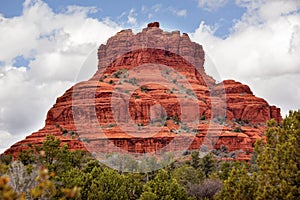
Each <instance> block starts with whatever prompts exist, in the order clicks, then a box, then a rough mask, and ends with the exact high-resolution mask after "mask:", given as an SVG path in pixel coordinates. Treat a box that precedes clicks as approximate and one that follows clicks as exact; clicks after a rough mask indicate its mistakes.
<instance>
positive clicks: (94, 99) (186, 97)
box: [5, 22, 282, 160]
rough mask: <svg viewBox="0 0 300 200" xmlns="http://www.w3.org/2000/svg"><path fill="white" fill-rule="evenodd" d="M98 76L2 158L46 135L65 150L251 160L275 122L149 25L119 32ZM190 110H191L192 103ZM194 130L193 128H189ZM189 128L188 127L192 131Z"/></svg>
mask: <svg viewBox="0 0 300 200" xmlns="http://www.w3.org/2000/svg"><path fill="white" fill-rule="evenodd" d="M98 59H99V62H98V70H97V72H96V73H95V75H94V76H93V77H92V78H91V79H90V80H87V81H84V82H80V83H78V84H76V85H75V86H73V87H71V88H70V89H68V90H67V91H66V92H65V93H64V94H63V95H62V96H61V97H59V98H57V100H56V103H55V104H54V105H53V107H52V108H51V109H50V110H49V111H48V114H47V118H46V124H45V127H44V128H43V129H41V130H39V131H37V132H35V133H32V134H31V135H29V136H27V137H26V138H25V139H24V140H22V141H20V142H17V143H16V144H14V145H13V146H11V148H9V149H8V150H6V151H5V154H13V155H15V156H16V155H17V154H18V152H20V151H22V150H23V149H25V148H28V146H29V144H30V145H32V144H37V145H40V144H41V143H42V141H43V140H44V139H45V136H46V135H48V134H53V135H55V136H56V137H58V138H60V140H61V141H62V144H68V146H69V148H70V149H71V150H76V149H81V150H87V151H90V152H92V153H95V152H96V153H97V152H104V153H109V152H115V151H123V152H124V151H125V152H130V153H151V152H157V151H160V150H161V149H164V150H166V151H176V150H184V149H189V150H191V149H201V148H203V147H204V145H203V144H205V145H206V146H205V147H208V148H209V146H210V147H212V148H215V149H218V148H221V147H222V146H226V147H227V148H228V150H229V151H235V150H243V152H244V154H243V157H242V156H240V159H246V160H247V159H249V158H250V155H249V153H251V152H252V151H253V145H254V142H255V141H256V140H257V139H258V138H262V137H264V124H265V122H266V121H267V120H270V119H271V118H274V119H275V120H276V121H277V122H281V120H282V118H281V115H280V109H279V108H277V107H275V106H270V105H269V104H268V103H267V102H266V101H265V100H264V99H262V98H258V97H256V96H254V95H253V93H252V91H251V90H250V88H249V87H248V86H247V85H244V84H241V83H239V82H236V81H234V80H225V81H223V82H221V83H218V84H217V83H216V82H215V80H214V79H213V78H212V77H210V76H209V75H207V74H206V73H205V70H204V67H203V64H204V51H203V48H202V46H201V45H199V44H197V43H195V42H192V41H191V40H190V39H189V36H188V35H187V34H182V35H181V34H180V32H179V31H173V32H164V31H163V30H161V29H160V28H159V23H158V22H154V23H150V24H149V25H148V27H147V28H144V29H143V30H142V32H140V33H137V34H134V33H133V32H132V31H131V30H123V31H120V32H119V33H117V34H116V35H115V36H113V37H111V38H110V39H109V40H108V41H107V43H106V44H105V45H104V44H103V45H101V46H100V47H99V50H98ZM195 102H196V103H195ZM195 121H196V122H197V123H194V122H195ZM192 122H193V123H192Z"/></svg>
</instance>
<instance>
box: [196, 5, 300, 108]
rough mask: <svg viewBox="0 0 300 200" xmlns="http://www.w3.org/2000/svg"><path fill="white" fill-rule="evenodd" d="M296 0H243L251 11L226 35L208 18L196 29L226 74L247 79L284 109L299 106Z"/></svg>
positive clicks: (299, 29)
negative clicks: (216, 31)
mask: <svg viewBox="0 0 300 200" xmlns="http://www.w3.org/2000/svg"><path fill="white" fill-rule="evenodd" d="M295 2H296V1H284V0H274V1H248V0H240V1H238V3H239V5H240V6H244V7H246V8H247V12H246V13H245V14H244V15H243V17H242V19H241V20H239V21H237V22H236V23H235V26H234V27H233V29H232V32H231V33H230V35H229V36H228V37H227V38H225V39H220V38H218V37H216V36H214V30H213V28H211V27H210V26H208V25H205V23H204V22H202V23H201V24H200V26H199V28H198V29H197V30H196V31H195V32H194V33H193V34H192V38H193V39H194V40H196V41H197V42H199V43H200V44H203V46H204V49H205V51H206V55H209V56H210V58H211V60H212V62H210V64H211V63H215V65H216V67H217V69H218V72H219V74H220V76H221V78H222V79H236V80H239V81H242V82H244V83H246V84H249V85H250V86H251V88H252V90H253V91H254V93H255V94H256V95H258V96H261V97H264V98H266V99H267V100H268V101H269V102H270V103H271V104H275V105H277V106H279V107H281V108H282V110H283V113H287V111H288V110H289V109H297V108H300V102H299V96H300V91H299V87H298V86H299V84H300V68H299V66H300V57H299V55H300V41H299V38H300V37H299V36H300V13H299V4H300V2H299V1H298V3H295ZM275 7H276V9H275ZM274 9H275V10H274ZM297 10H298V11H297ZM208 64H209V63H206V67H207V68H209V66H208Z"/></svg>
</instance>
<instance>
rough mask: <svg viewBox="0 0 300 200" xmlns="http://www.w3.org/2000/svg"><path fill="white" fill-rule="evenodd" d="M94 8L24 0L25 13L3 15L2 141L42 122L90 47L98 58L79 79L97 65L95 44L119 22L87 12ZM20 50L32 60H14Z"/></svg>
mask: <svg viewBox="0 0 300 200" xmlns="http://www.w3.org/2000/svg"><path fill="white" fill-rule="evenodd" d="M94 12H97V10H96V9H95V8H93V7H91V8H86V7H78V6H70V7H68V8H67V9H66V10H64V11H62V12H60V13H54V12H53V11H52V10H51V8H49V6H48V5H47V4H46V3H44V2H42V1H40V0H26V1H25V2H24V4H23V13H22V14H21V16H16V17H13V18H5V17H4V16H3V15H0V27H1V28H0V52H1V54H0V63H1V65H0V94H1V95H0V144H5V145H6V147H8V146H9V145H12V143H13V142H15V141H17V140H20V139H22V138H23V137H24V136H25V135H28V134H29V133H31V132H33V131H36V130H38V129H39V128H42V125H43V123H44V120H45V117H46V113H47V110H48V109H49V108H50V107H51V106H52V105H53V103H54V102H55V99H56V97H58V96H60V95H61V94H62V93H63V92H64V91H65V90H66V89H67V88H69V87H70V86H71V85H73V84H74V81H75V79H76V76H77V73H78V72H79V70H81V67H82V64H83V63H84V62H85V61H86V58H87V57H88V56H89V54H91V53H92V55H93V56H91V57H92V58H94V60H93V61H89V62H86V63H87V64H92V65H93V66H92V69H89V70H83V71H84V72H86V74H84V75H83V74H81V77H80V79H81V80H83V79H87V78H88V77H90V76H91V74H92V73H94V72H95V71H96V68H97V66H96V63H97V57H96V51H95V49H96V48H97V47H98V46H99V45H100V43H104V42H106V40H107V39H108V38H109V37H110V36H112V35H113V34H115V33H116V32H117V31H118V30H120V27H119V26H118V25H117V24H115V23H113V22H111V21H110V20H107V19H105V20H103V21H99V20H96V19H93V18H90V17H88V14H89V13H94ZM8 36H9V37H8ZM17 56H22V57H23V58H25V60H26V59H27V60H29V64H28V66H21V67H16V66H14V65H15V63H16V62H15V58H16V57H17ZM8 143H10V144H8ZM3 148H4V146H0V151H1V150H3Z"/></svg>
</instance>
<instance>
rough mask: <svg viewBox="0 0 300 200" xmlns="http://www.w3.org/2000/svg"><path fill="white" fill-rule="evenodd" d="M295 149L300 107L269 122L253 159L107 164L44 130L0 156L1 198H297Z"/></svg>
mask: <svg viewBox="0 0 300 200" xmlns="http://www.w3.org/2000/svg"><path fill="white" fill-rule="evenodd" d="M299 148H300V110H299V111H294V112H290V113H289V115H288V116H287V117H286V118H285V119H284V120H283V122H282V124H277V123H276V122H275V121H274V120H271V121H269V122H268V129H267V130H266V142H264V141H262V140H258V141H257V142H256V147H255V152H254V154H253V157H252V160H251V162H250V163H244V162H237V161H222V160H219V159H216V155H215V154H214V153H210V154H207V155H206V156H204V157H203V158H200V156H199V152H197V151H194V152H187V157H189V159H185V160H184V161H176V162H174V163H172V164H171V165H170V166H167V167H165V168H163V169H160V170H158V171H155V172H151V173H148V174H138V173H122V172H121V171H117V170H113V169H110V168H107V167H106V166H104V165H102V164H100V163H99V162H98V161H96V160H94V159H93V158H92V157H91V156H90V155H88V154H87V153H85V152H83V151H69V150H68V147H67V146H66V145H64V146H62V147H61V146H60V141H59V140H58V139H56V138H54V136H50V135H49V136H47V139H46V140H45V141H44V142H43V145H42V146H41V147H37V146H35V147H31V148H30V149H28V150H25V151H23V152H22V153H20V154H19V159H18V161H15V162H12V159H11V157H10V156H2V157H1V158H0V177H1V178H0V199H7V200H9V199H297V198H298V197H299V196H300V170H299V169H300V151H299ZM225 149H226V148H225ZM220 151H224V149H223V150H222V149H220Z"/></svg>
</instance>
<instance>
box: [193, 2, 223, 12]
mask: <svg viewBox="0 0 300 200" xmlns="http://www.w3.org/2000/svg"><path fill="white" fill-rule="evenodd" d="M227 2H228V0H198V6H199V7H200V8H203V9H205V10H207V11H213V10H217V9H218V8H221V7H223V6H224V5H225V4H226V3H227Z"/></svg>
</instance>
